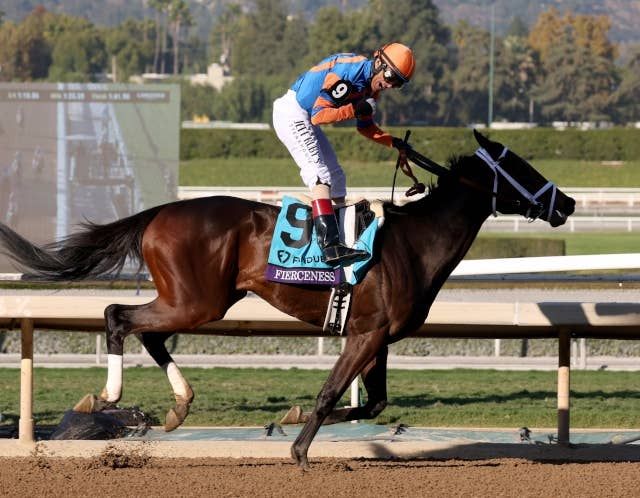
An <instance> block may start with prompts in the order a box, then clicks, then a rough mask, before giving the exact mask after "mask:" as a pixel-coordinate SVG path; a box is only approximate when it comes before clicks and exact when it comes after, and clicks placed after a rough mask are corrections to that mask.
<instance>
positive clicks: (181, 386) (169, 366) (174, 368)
mask: <svg viewBox="0 0 640 498" xmlns="http://www.w3.org/2000/svg"><path fill="white" fill-rule="evenodd" d="M162 369H163V370H164V372H165V373H166V374H167V378H168V379H169V383H170V384H171V389H173V393H174V394H177V395H178V396H182V397H183V398H186V397H187V395H188V392H189V383H188V382H187V381H186V380H185V378H184V377H183V376H182V373H181V372H180V369H179V368H178V365H176V364H175V362H173V361H169V362H167V363H165V364H164V365H162Z"/></svg>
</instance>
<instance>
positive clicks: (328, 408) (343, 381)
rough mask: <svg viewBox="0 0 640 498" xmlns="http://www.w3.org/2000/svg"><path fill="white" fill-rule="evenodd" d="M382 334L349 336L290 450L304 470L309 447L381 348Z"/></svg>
mask: <svg viewBox="0 0 640 498" xmlns="http://www.w3.org/2000/svg"><path fill="white" fill-rule="evenodd" d="M383 336H384V334H383V333H382V331H376V332H371V333H368V334H362V335H355V336H348V337H347V342H346V345H345V348H344V351H343V352H342V354H341V355H340V357H339V358H338V361H337V362H336V364H335V365H334V367H333V369H332V370H331V373H330V374H329V378H328V379H327V381H326V382H325V384H324V386H323V387H322V390H321V391H320V393H319V394H318V397H317V399H316V406H315V408H314V409H313V411H312V412H311V414H310V415H309V419H308V420H307V422H306V423H305V425H304V427H303V428H302V430H301V431H300V434H299V435H298V437H297V438H296V440H295V441H294V443H293V445H292V446H291V456H292V457H293V459H294V460H295V462H296V463H297V464H298V465H299V466H300V467H301V468H302V469H304V470H306V469H308V468H309V460H308V457H307V454H308V451H309V446H310V445H311V442H312V441H313V438H314V437H315V435H316V433H317V432H318V429H319V428H320V426H321V425H322V423H323V422H324V420H325V419H326V418H327V417H328V416H329V415H330V414H331V412H332V411H333V409H334V408H335V406H336V403H337V402H338V401H339V400H340V398H341V397H342V395H343V394H344V392H345V391H346V390H347V387H348V386H349V385H350V384H351V382H352V381H353V380H354V379H355V378H356V377H357V376H358V374H360V372H361V371H362V370H363V368H364V367H365V366H366V365H367V363H369V362H370V361H371V360H372V359H373V358H374V357H375V356H376V354H377V353H378V352H379V351H380V349H381V348H382V347H383V346H384V344H383V340H382V338H383Z"/></svg>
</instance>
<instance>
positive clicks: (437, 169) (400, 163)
mask: <svg viewBox="0 0 640 498" xmlns="http://www.w3.org/2000/svg"><path fill="white" fill-rule="evenodd" d="M410 134H411V132H410V131H409V130H407V133H406V134H405V138H404V143H405V144H406V145H407V148H406V149H405V157H406V159H409V160H410V161H411V162H413V163H414V164H415V165H416V166H418V167H420V168H422V169H424V170H426V171H429V172H430V173H433V174H434V175H436V176H439V177H441V176H447V175H449V174H451V172H450V171H449V170H448V169H447V168H445V167H444V166H441V165H440V164H438V163H436V162H435V161H433V160H431V159H429V158H428V157H425V156H423V155H422V154H420V153H418V152H416V151H415V150H414V149H413V148H411V147H410V146H409V144H408V143H407V141H408V139H409V135H410ZM508 151H509V149H508V148H507V147H504V148H503V149H502V152H501V153H500V156H499V157H498V159H497V160H494V159H493V158H492V157H491V154H489V152H487V150H486V149H484V148H483V147H480V148H478V149H477V150H476V152H475V155H476V156H478V157H479V158H480V159H482V162H483V163H485V164H486V165H487V166H489V168H490V169H491V171H493V174H494V179H493V189H492V190H489V189H487V188H486V187H484V186H482V185H480V184H478V183H476V182H474V181H472V180H469V179H468V178H464V177H461V178H460V181H461V182H463V183H464V184H466V185H469V186H470V187H472V188H475V189H476V190H480V191H483V192H488V193H490V194H491V211H492V213H493V216H498V213H497V207H496V204H497V198H498V178H499V176H502V177H504V179H505V180H507V181H508V182H509V183H510V184H511V186H512V187H513V188H514V189H515V190H516V191H517V192H518V193H519V194H520V195H521V196H522V197H523V198H524V199H526V200H527V201H528V202H529V209H528V210H527V212H526V213H525V217H526V218H527V219H528V220H529V222H532V221H534V220H535V219H537V218H538V217H539V216H540V214H541V213H542V211H543V210H544V205H543V204H541V203H540V201H539V200H538V199H539V198H540V197H541V196H542V195H543V194H544V193H545V192H546V191H547V190H549V189H551V199H550V201H549V212H548V215H547V219H546V220H545V221H549V220H550V218H551V214H552V213H553V208H554V206H555V203H556V194H557V190H558V188H557V187H556V185H555V183H553V182H552V181H548V182H547V183H546V184H545V185H544V186H542V188H540V189H539V190H538V191H537V192H535V193H531V192H529V190H527V189H526V188H525V187H523V186H522V184H521V183H520V182H518V181H517V180H516V179H515V178H513V177H512V176H511V175H510V174H509V173H508V172H507V171H506V170H505V169H504V168H503V167H502V166H501V165H500V162H501V161H502V160H503V159H504V158H505V156H506V155H507V152H508ZM406 159H404V160H403V157H402V153H399V154H398V160H397V162H396V171H395V173H394V175H393V187H392V190H391V200H392V201H393V192H394V189H395V183H396V175H397V173H398V169H399V168H400V169H402V172H403V173H405V174H406V175H407V176H409V177H410V178H411V179H412V180H413V182H414V185H413V186H412V187H411V188H410V189H409V190H407V193H406V195H407V197H409V196H411V195H414V194H416V193H422V192H424V184H422V183H419V182H418V180H417V179H416V177H415V176H414V175H413V172H412V171H411V168H410V166H409V164H408V162H407V161H406Z"/></svg>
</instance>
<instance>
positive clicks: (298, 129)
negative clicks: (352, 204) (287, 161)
mask: <svg viewBox="0 0 640 498" xmlns="http://www.w3.org/2000/svg"><path fill="white" fill-rule="evenodd" d="M273 128H274V130H275V131H276V135H278V138H279V139H280V141H281V142H282V143H283V144H284V145H285V146H286V147H287V149H288V150H289V153H290V154H291V156H292V157H293V160H294V161H295V162H296V164H297V165H298V167H299V168H300V176H301V177H302V181H303V182H304V184H305V185H307V186H308V187H309V189H313V187H314V186H315V185H316V184H317V183H318V179H319V180H320V182H321V183H325V184H328V185H330V186H331V197H332V198H336V197H344V196H345V195H346V194H347V186H346V180H345V176H344V171H342V167H341V166H340V164H338V158H337V157H336V154H335V152H334V151H333V148H332V147H331V144H330V143H329V140H328V139H327V137H326V135H325V134H324V133H323V132H322V130H321V129H320V127H319V126H317V125H313V124H311V121H310V119H309V113H308V112H307V111H306V110H304V109H303V108H302V107H300V104H299V103H298V101H297V100H296V93H295V92H294V91H293V90H289V91H288V92H287V93H286V94H284V95H283V96H282V97H280V98H278V99H276V100H275V101H274V102H273Z"/></svg>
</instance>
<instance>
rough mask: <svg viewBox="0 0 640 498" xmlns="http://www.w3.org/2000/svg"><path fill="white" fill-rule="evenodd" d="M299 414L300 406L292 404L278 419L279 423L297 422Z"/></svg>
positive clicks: (300, 413)
mask: <svg viewBox="0 0 640 498" xmlns="http://www.w3.org/2000/svg"><path fill="white" fill-rule="evenodd" d="M301 416H302V408H300V405H293V406H292V407H291V408H289V411H288V412H287V413H285V415H284V417H282V418H281V419H280V425H286V424H299V423H300V417H301Z"/></svg>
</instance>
